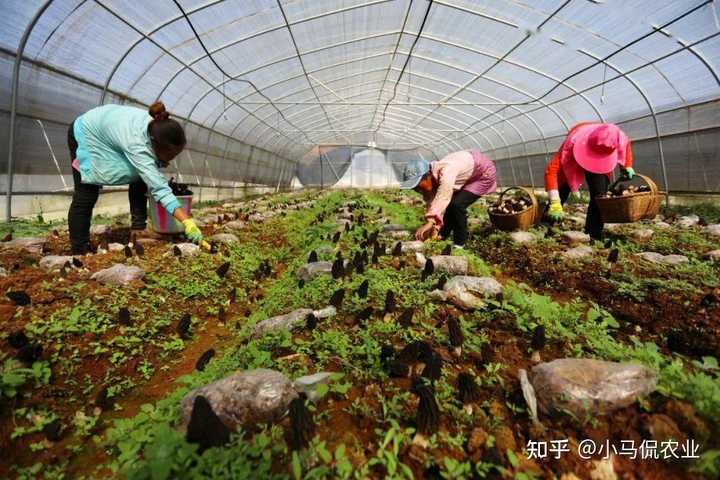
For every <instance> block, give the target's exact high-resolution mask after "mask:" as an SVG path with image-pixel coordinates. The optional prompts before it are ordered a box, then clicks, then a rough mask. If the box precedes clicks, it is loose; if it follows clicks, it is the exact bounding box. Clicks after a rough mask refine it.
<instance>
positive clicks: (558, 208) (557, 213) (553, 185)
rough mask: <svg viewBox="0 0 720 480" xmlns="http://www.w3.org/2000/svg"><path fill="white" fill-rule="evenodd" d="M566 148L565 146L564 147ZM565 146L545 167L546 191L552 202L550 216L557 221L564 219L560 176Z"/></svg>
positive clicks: (549, 210)
mask: <svg viewBox="0 0 720 480" xmlns="http://www.w3.org/2000/svg"><path fill="white" fill-rule="evenodd" d="M563 146H564V145H563ZM563 146H561V147H560V150H559V151H558V152H557V153H556V154H555V156H554V157H553V159H552V160H550V163H548V164H547V167H545V191H546V192H547V194H548V199H549V200H550V208H549V209H548V216H549V217H550V218H551V219H552V220H555V221H560V220H562V218H563V208H562V203H561V202H560V193H559V191H558V185H559V181H558V176H559V175H560V167H561V164H560V155H561V152H562V148H563Z"/></svg>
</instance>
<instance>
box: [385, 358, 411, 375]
mask: <svg viewBox="0 0 720 480" xmlns="http://www.w3.org/2000/svg"><path fill="white" fill-rule="evenodd" d="M388 371H389V373H390V376H391V377H393V378H406V377H409V376H410V365H408V364H407V363H406V362H403V361H402V360H398V359H395V360H391V361H390V362H389V363H388Z"/></svg>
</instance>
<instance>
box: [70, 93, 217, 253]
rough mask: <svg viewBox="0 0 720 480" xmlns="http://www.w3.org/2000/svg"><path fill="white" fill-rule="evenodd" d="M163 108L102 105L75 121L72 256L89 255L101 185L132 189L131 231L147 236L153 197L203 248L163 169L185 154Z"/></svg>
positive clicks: (72, 137)
mask: <svg viewBox="0 0 720 480" xmlns="http://www.w3.org/2000/svg"><path fill="white" fill-rule="evenodd" d="M169 117H170V114H169V113H168V112H167V111H166V110H165V105H163V103H162V102H155V103H153V104H152V105H151V106H150V109H149V110H143V109H140V108H135V107H129V106H123V105H103V106H101V107H96V108H93V109H92V110H89V111H87V112H85V113H84V114H83V115H81V116H79V117H78V118H76V119H75V121H74V122H73V123H72V124H71V125H70V129H69V130H68V147H69V148H70V158H71V161H72V174H73V181H74V184H75V192H74V194H73V199H72V203H71V204H70V210H69V211H68V227H69V230H70V243H71V246H72V253H73V255H82V254H85V253H88V252H89V251H91V249H92V246H91V245H90V221H91V218H92V211H93V207H94V206H95V203H96V202H97V199H98V196H99V193H100V189H101V188H102V186H103V185H125V184H129V190H128V197H129V200H130V217H131V228H132V229H134V230H144V229H145V225H146V222H147V199H146V198H145V194H146V193H147V192H148V190H149V191H150V195H152V197H153V198H154V199H155V200H156V201H157V202H158V203H160V204H161V205H162V206H163V207H164V208H165V209H166V210H167V211H168V212H169V213H170V214H171V215H172V216H173V217H175V218H176V219H177V220H178V221H180V222H182V223H183V225H184V226H185V235H186V236H187V237H188V239H190V240H191V241H193V242H195V243H200V242H202V239H203V236H202V232H201V231H200V229H199V228H198V226H197V225H196V224H195V222H194V221H193V219H192V218H190V217H189V216H188V215H187V214H186V213H185V211H184V210H183V209H182V208H181V207H180V203H179V202H178V200H177V198H175V195H173V192H172V190H171V189H170V187H169V186H168V182H167V180H166V179H165V177H163V175H162V174H161V173H160V168H164V167H167V166H168V164H169V163H170V162H171V161H172V160H173V159H174V158H175V157H176V156H177V155H178V154H179V153H180V152H182V150H183V149H184V148H185V144H186V143H187V141H186V139H185V131H184V130H183V128H182V126H181V125H180V124H179V123H178V122H177V121H175V120H172V119H170V118H169Z"/></svg>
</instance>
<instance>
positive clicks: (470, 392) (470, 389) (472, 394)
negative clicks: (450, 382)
mask: <svg viewBox="0 0 720 480" xmlns="http://www.w3.org/2000/svg"><path fill="white" fill-rule="evenodd" d="M457 382H458V383H457V398H458V400H460V403H462V404H463V406H464V409H465V412H467V414H468V415H472V412H473V407H472V403H474V402H477V401H478V400H480V387H479V386H478V384H477V383H476V382H475V377H473V376H472V375H471V374H469V373H467V372H460V374H459V375H458V378H457Z"/></svg>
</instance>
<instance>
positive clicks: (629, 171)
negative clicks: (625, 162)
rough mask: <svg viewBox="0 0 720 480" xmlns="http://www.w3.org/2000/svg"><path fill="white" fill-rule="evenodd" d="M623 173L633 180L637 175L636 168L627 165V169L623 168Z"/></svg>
mask: <svg viewBox="0 0 720 480" xmlns="http://www.w3.org/2000/svg"><path fill="white" fill-rule="evenodd" d="M623 175H625V176H626V177H627V179H628V180H632V179H633V177H634V176H635V170H633V168H632V167H627V168H626V169H625V170H623Z"/></svg>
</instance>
